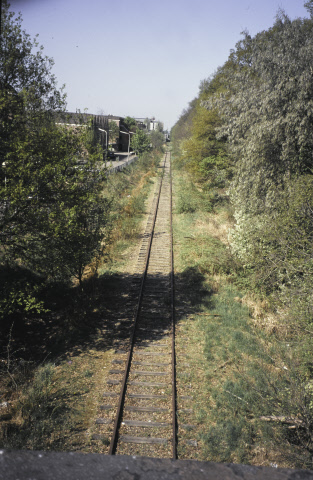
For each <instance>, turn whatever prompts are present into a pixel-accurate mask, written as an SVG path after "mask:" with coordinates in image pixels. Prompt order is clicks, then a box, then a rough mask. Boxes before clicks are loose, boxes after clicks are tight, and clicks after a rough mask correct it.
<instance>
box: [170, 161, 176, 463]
mask: <svg viewBox="0 0 313 480" xmlns="http://www.w3.org/2000/svg"><path fill="white" fill-rule="evenodd" d="M172 186H173V185H172V162H171V156H170V248H171V317H172V318H171V320H172V423H173V439H172V442H173V460H176V459H177V416H176V412H177V391H176V355H175V277H174V249H173V219H172V212H173V197H172Z"/></svg>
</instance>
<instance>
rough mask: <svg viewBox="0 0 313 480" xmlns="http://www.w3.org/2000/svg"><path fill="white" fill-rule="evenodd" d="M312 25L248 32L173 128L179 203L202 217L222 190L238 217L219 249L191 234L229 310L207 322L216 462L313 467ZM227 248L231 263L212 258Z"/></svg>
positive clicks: (196, 258) (302, 22)
mask: <svg viewBox="0 0 313 480" xmlns="http://www.w3.org/2000/svg"><path fill="white" fill-rule="evenodd" d="M305 5H306V7H307V8H308V10H309V12H310V14H312V9H313V7H312V1H309V2H306V4H305ZM312 32H313V17H312V16H311V18H305V19H296V20H290V19H289V18H288V16H287V15H286V14H285V13H283V12H279V13H278V15H277V18H276V21H275V23H274V25H273V27H272V28H270V29H269V30H267V31H263V32H261V33H259V34H257V35H256V36H255V37H251V36H250V35H249V34H248V33H244V36H243V39H242V40H241V41H240V42H238V44H237V45H236V47H235V49H234V50H232V51H231V54H230V56H229V59H228V61H227V62H226V63H225V64H224V65H223V66H222V67H221V68H219V69H218V71H217V72H216V73H215V74H214V75H213V76H212V77H210V78H209V79H207V80H205V81H203V82H202V83H201V86H200V92H199V95H198V97H197V98H196V99H195V100H193V101H192V102H191V103H190V106H189V109H188V110H187V111H185V112H183V115H182V116H181V118H180V120H179V121H178V122H177V124H176V125H175V127H174V128H173V131H172V139H173V141H174V152H175V154H176V163H177V167H178V168H182V169H183V171H187V172H188V175H189V179H190V182H192V183H193V186H191V188H190V189H189V193H188V192H186V191H185V190H184V192H183V193H182V194H180V193H179V192H178V193H177V195H178V198H177V212H178V213H179V214H180V215H185V216H186V219H187V218H189V216H190V215H193V216H197V211H198V210H199V209H201V210H202V212H203V215H204V218H205V215H207V214H204V211H205V210H207V209H206V208H205V205H206V201H205V199H206V198H207V199H210V196H212V195H214V198H215V200H214V201H213V202H210V204H211V206H212V212H213V215H218V214H219V213H220V212H221V211H222V210H221V209H222V208H224V207H222V205H221V202H222V204H224V206H225V203H226V202H227V201H228V202H229V211H232V212H233V215H234V219H233V225H232V228H231V230H230V232H229V235H228V239H227V242H225V252H224V254H222V253H221V252H220V250H219V249H220V245H219V244H217V243H216V242H215V240H214V241H213V239H212V238H210V237H211V235H210V237H209V238H207V239H203V240H202V247H201V248H200V249H199V246H198V243H200V238H201V236H202V235H201V234H198V235H197V240H195V239H190V240H189V241H190V243H191V244H193V243H194V247H193V249H192V248H190V249H189V255H190V252H191V251H192V252H193V253H192V261H189V268H190V267H191V266H194V268H196V269H197V271H199V272H200V273H202V274H203V275H204V278H205V279H207V280H206V281H208V282H209V280H208V275H209V276H212V274H213V277H214V276H215V278H212V279H211V280H212V282H213V283H212V285H213V286H214V288H213V287H212V288H213V290H214V289H215V290H216V294H217V295H216V297H215V296H214V297H213V298H212V299H211V300H212V304H211V312H212V313H215V314H216V315H221V318H222V322H219V321H215V320H212V322H210V323H209V322H202V323H201V322H200V321H199V328H203V330H204V331H205V332H207V337H206V338H207V339H206V347H205V353H206V356H207V360H206V361H207V367H208V378H209V384H210V385H211V387H210V388H209V394H210V396H209V398H210V400H209V404H210V407H211V411H212V413H211V414H208V418H209V423H210V427H205V429H207V431H206V433H205V434H204V435H203V437H202V438H203V441H204V442H205V444H206V446H207V455H208V457H207V458H208V459H213V460H214V459H215V460H222V461H240V462H253V463H258V462H259V463H263V462H265V463H266V462H267V461H269V459H271V460H270V461H271V462H272V463H279V464H284V465H293V466H295V465H297V466H302V467H309V468H312V461H313V460H312V458H313V457H312V453H313V450H312V440H313V437H312V435H313V416H312V413H313V412H312V398H313V397H312V388H311V383H312V364H313V357H312V346H313V345H312V330H313V329H312V323H313V316H312V273H313V272H312V232H313V228H312V226H313V224H312V218H313V217H312V212H313V203H312V200H313V199H312V166H313V160H312V159H313V157H312V151H313V149H312V146H313V145H312V125H313V119H312V108H311V103H312V91H311V90H312V82H311V71H310V60H309V59H311V58H312V54H313V51H312ZM214 190H215V193H214V194H213V192H214ZM189 195H190V199H189ZM199 195H200V196H201V198H202V197H203V200H201V202H199V201H198V200H197V198H199ZM206 221H208V220H205V219H203V222H204V223H205V222H206ZM190 222H192V223H193V222H194V220H192V218H191V217H190ZM198 227H199V225H197V226H195V228H196V230H197V228H198ZM203 230H204V231H205V227H203ZM192 235H193V234H191V236H192ZM213 236H214V235H213ZM212 251H213V253H212ZM214 251H215V252H216V253H215V254H214ZM206 252H208V253H207V254H206ZM226 253H227V255H226ZM225 255H226V257H225V258H227V259H228V260H227V262H228V265H229V266H230V267H229V270H227V269H225V268H224V267H223V268H222V269H219V268H216V266H214V268H213V266H212V264H211V261H210V259H211V258H212V259H213V264H214V263H215V261H214V259H215V258H218V259H219V260H221V264H222V265H224V264H225V263H224V260H223V256H225ZM189 258H190V257H189ZM201 259H202V260H203V261H201ZM216 276H219V278H216ZM209 283H210V282H209ZM215 290H214V291H215ZM237 290H238V291H237ZM208 291H209V290H208ZM239 292H241V293H239ZM242 295H244V297H243V298H242V299H241V300H240V297H242ZM245 305H249V307H250V310H248V309H247V308H246V307H245ZM226 308H227V312H226V310H225V309H226ZM236 312H237V313H236ZM257 312H258V313H257ZM218 318H219V317H216V319H218ZM224 362H225V366H223V365H224ZM221 366H222V367H221ZM220 367H221V368H222V371H223V372H224V374H223V375H222V377H223V379H221V380H219V379H218V378H217V379H215V376H214V375H213V374H212V372H219V368H220ZM224 378H225V380H224ZM226 379H227V380H226ZM275 458H276V461H275Z"/></svg>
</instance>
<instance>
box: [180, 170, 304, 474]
mask: <svg viewBox="0 0 313 480" xmlns="http://www.w3.org/2000/svg"><path fill="white" fill-rule="evenodd" d="M173 173H174V204H175V210H174V222H173V227H174V253H175V279H176V280H175V283H176V320H177V359H178V367H177V368H178V371H177V378H178V394H179V393H180V394H181V395H190V394H191V395H192V396H193V398H194V409H193V410H194V411H193V413H192V414H189V416H188V418H185V417H184V416H182V422H183V423H188V424H189V423H190V424H193V425H195V426H196V428H195V430H194V432H193V436H194V437H193V438H195V439H196V440H197V446H196V447H195V446H188V445H186V444H185V443H184V435H185V434H184V433H181V432H180V435H181V436H180V437H179V438H180V442H179V444H178V454H179V458H196V459H201V460H208V461H217V462H234V463H250V464H255V465H264V466H276V465H278V466H279V467H296V466H301V467H302V468H303V467H304V468H306V467H309V468H310V454H309V452H308V451H307V450H305V448H304V445H303V444H302V443H301V440H299V435H298V434H299V433H301V432H300V429H301V428H302V427H301V425H300V424H299V422H297V414H296V413H295V412H297V408H296V407H297V405H299V404H300V403H301V395H303V392H302V393H301V388H300V387H299V385H298V384H297V379H296V378H294V375H293V371H292V360H293V358H292V357H293V355H292V353H291V351H290V344H289V343H288V341H287V337H286V336H284V334H283V333H282V332H280V335H276V329H275V328H274V325H275V318H274V314H272V313H271V312H270V310H269V309H268V307H267V304H266V302H264V301H263V303H262V302H261V301H260V300H258V299H257V297H256V296H255V295H253V294H252V293H251V292H250V293H249V291H248V290H247V289H246V290H245V292H244V293H243V292H241V291H240V289H239V287H238V286H236V285H240V283H241V279H240V265H238V264H237V261H236V260H235V259H234V258H233V256H232V254H231V250H230V248H229V245H228V231H229V229H230V228H231V227H232V226H233V219H232V215H231V211H230V210H229V207H228V206H227V202H225V201H222V202H220V204H219V203H215V205H214V206H212V202H210V201H208V196H207V194H206V193H204V192H203V191H202V190H201V188H200V187H197V186H196V185H194V184H193V183H192V182H191V181H190V179H189V177H188V176H187V175H186V174H185V173H184V172H182V171H181V170H177V169H174V172H173ZM288 349H289V350H288ZM190 392H191V393H190ZM302 403H303V404H304V405H305V402H304V400H303V397H302ZM298 411H299V408H298Z"/></svg>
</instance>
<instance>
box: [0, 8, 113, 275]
mask: <svg viewBox="0 0 313 480" xmlns="http://www.w3.org/2000/svg"><path fill="white" fill-rule="evenodd" d="M2 20H3V26H2V38H1V44H0V58H1V62H0V85H1V91H0V123H1V129H0V145H1V152H0V153H1V165H0V230H1V250H0V261H1V263H8V262H21V263H22V264H23V265H26V266H28V267H29V268H32V269H34V270H35V271H37V272H38V273H42V274H44V275H47V276H50V277H53V278H70V277H71V276H72V275H75V276H77V278H79V280H80V281H81V278H82V272H83V269H84V267H85V265H86V264H87V263H88V261H90V260H91V259H92V257H93V255H94V254H95V252H96V251H97V249H98V248H99V245H100V237H101V233H100V232H101V230H102V229H103V226H104V225H105V221H106V220H105V218H106V209H107V201H106V200H105V199H104V198H102V196H101V181H102V179H103V178H104V177H103V175H102V174H101V172H97V171H96V162H97V160H98V159H99V158H100V157H99V156H100V152H99V151H98V149H97V148H93V151H92V152H89V154H88V151H87V148H88V145H89V143H90V142H89V141H88V135H89V131H90V128H89V127H88V125H86V126H85V128H83V127H80V128H79V127H77V128H76V129H69V128H68V127H66V126H60V125H57V124H56V114H57V115H58V116H59V115H60V114H62V112H63V114H64V115H65V95H64V93H63V90H62V89H61V90H59V89H58V88H57V83H56V79H55V77H54V75H53V74H52V66H53V61H52V60H51V59H50V58H48V57H46V56H44V54H43V48H42V47H39V45H38V43H37V41H36V39H35V40H31V39H30V36H29V35H28V34H27V33H26V32H25V31H23V30H22V28H21V17H20V16H15V15H14V14H13V13H12V12H10V11H9V7H8V5H7V3H5V4H4V7H3V19H2ZM102 235H103V232H102Z"/></svg>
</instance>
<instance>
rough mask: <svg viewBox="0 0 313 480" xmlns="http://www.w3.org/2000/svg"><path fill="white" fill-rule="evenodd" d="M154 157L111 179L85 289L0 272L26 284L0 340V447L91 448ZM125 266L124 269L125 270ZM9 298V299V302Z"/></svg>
mask: <svg viewBox="0 0 313 480" xmlns="http://www.w3.org/2000/svg"><path fill="white" fill-rule="evenodd" d="M158 161H159V157H158V156H157V155H153V156H151V155H150V156H146V157H143V158H142V159H141V160H139V161H138V162H136V164H132V166H131V168H129V169H125V170H123V171H122V172H120V173H118V174H114V175H111V176H110V177H109V180H108V183H107V192H105V193H106V195H108V196H111V197H112V199H113V201H112V210H111V221H110V228H109V231H108V232H107V235H106V238H105V257H104V258H103V259H102V260H101V263H100V265H99V264H98V265H97V266H98V273H97V275H94V265H91V266H90V269H89V271H87V273H86V275H85V278H84V282H83V291H81V290H80V289H79V287H78V286H75V285H64V284H56V283H54V284H51V283H47V282H43V280H42V279H40V278H37V277H36V275H34V274H32V273H31V272H27V271H24V270H23V269H15V270H14V271H12V270H10V269H9V268H8V267H7V268H6V269H4V270H3V271H2V272H0V273H1V275H2V276H3V278H4V279H5V280H6V282H8V281H10V282H11V283H12V285H13V286H14V285H17V286H16V288H15V290H12V289H11V292H12V291H13V292H14V291H16V292H19V291H20V288H18V287H19V284H20V283H24V284H27V285H28V288H27V292H26V293H27V294H26V296H25V295H24V296H23V297H21V298H20V297H17V296H15V297H14V298H13V297H12V298H13V300H14V301H15V302H19V305H20V308H19V309H16V308H15V310H14V315H11V314H10V310H9V308H8V314H7V316H6V318H5V319H4V320H5V321H4V323H3V324H2V325H1V339H0V446H1V447H2V448H3V447H4V448H28V449H43V450H48V449H52V450H63V451H66V450H71V451H72V450H79V451H83V452H92V451H94V446H93V445H92V442H91V440H90V437H91V431H92V426H93V423H94V420H95V417H96V413H97V408H98V406H99V403H100V402H101V394H102V391H103V385H104V384H105V380H106V376H107V371H108V369H109V367H110V362H111V359H112V356H113V351H114V348H115V346H116V345H118V342H119V341H120V332H119V328H118V324H119V322H118V319H119V317H120V315H122V312H123V308H124V302H126V300H125V299H123V296H121V292H123V291H124V289H126V288H127V285H128V283H129V281H130V280H129V278H130V277H131V273H129V269H131V267H129V265H128V264H127V261H126V259H129V257H130V256H131V254H132V252H134V251H135V249H136V246H137V245H138V244H139V242H140V233H141V228H142V223H143V221H144V218H145V208H146V207H145V202H146V200H147V197H148V195H149V192H150V189H151V186H152V183H153V179H154V177H155V175H156V165H157V164H158ZM128 267H129V268H128ZM13 300H12V301H13ZM8 305H9V304H8Z"/></svg>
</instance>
